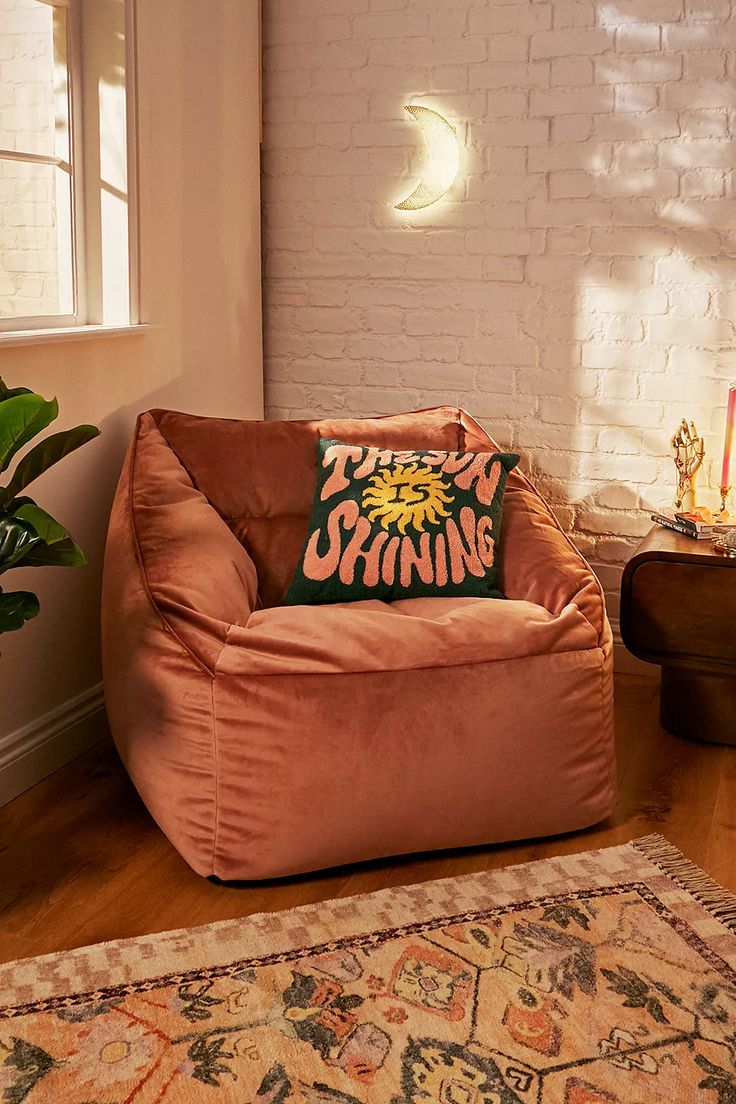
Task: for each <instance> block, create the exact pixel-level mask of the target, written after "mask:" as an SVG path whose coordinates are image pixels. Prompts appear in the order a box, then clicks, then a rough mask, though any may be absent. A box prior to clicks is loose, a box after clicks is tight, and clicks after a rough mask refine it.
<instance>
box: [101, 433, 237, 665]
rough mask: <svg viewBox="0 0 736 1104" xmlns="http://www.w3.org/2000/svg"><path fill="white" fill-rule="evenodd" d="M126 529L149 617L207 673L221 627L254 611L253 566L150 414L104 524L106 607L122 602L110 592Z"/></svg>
mask: <svg viewBox="0 0 736 1104" xmlns="http://www.w3.org/2000/svg"><path fill="white" fill-rule="evenodd" d="M126 530H127V532H128V533H129V534H130V536H132V544H133V549H134V553H135V559H136V560H137V569H138V573H139V577H140V582H141V583H142V585H143V587H144V589H145V592H146V594H147V595H148V599H149V601H150V603H151V605H152V606H153V607H154V609H155V611H156V613H157V614H158V616H159V617H160V618H161V620H162V621H163V622H164V624H165V626H166V628H167V629H169V630H170V631H171V632H172V633H173V634H174V635H175V636H176V637H177V638H178V639H179V641H180V643H181V644H182V645H183V646H184V647H185V648H186V649H187V651H189V652H190V653H191V655H192V656H193V657H194V658H195V659H196V660H197V661H198V662H199V663H200V664H201V665H202V666H204V667H206V668H207V669H208V670H210V671H212V670H214V665H215V663H216V662H217V658H218V656H219V653H220V651H221V650H222V647H223V646H224V643H225V638H226V636H227V631H228V629H229V628H230V626H231V625H245V624H246V623H247V621H248V618H249V617H250V615H251V613H252V611H253V609H254V608H255V605H256V595H257V586H258V583H257V577H256V569H255V567H254V565H253V561H252V560H251V558H250V556H249V555H248V553H247V552H246V550H245V548H243V546H242V544H241V543H240V542H239V540H238V539H237V537H236V536H235V535H234V534H233V533H232V532H231V530H230V529H229V528H228V526H227V524H226V523H225V521H223V519H222V518H221V517H220V515H219V514H218V513H217V511H216V510H215V509H214V508H213V507H212V506H211V505H210V503H209V502H208V500H207V499H206V498H205V496H204V495H203V494H202V493H201V491H199V490H198V489H197V488H196V487H195V486H194V484H193V482H192V479H191V477H190V476H189V474H188V472H187V471H186V470H185V468H184V467H183V465H182V464H181V462H180V461H179V459H178V458H177V456H176V455H175V454H174V452H173V451H172V449H171V448H170V447H169V445H168V443H167V442H166V440H165V439H164V438H163V436H162V434H161V433H160V431H159V430H158V427H157V426H156V425H155V424H154V423H153V421H152V419H151V418H150V416H149V415H143V416H142V417H141V418H140V419H139V423H138V427H137V430H136V437H135V439H134V441H133V444H132V446H131V449H130V452H129V454H128V457H127V460H126V463H125V467H124V469H123V473H122V475H121V479H120V484H119V486H118V491H117V494H116V497H115V503H114V505H113V512H112V516H111V519H110V530H109V533H108V542H107V551H106V568H105V586H104V597H105V605H106V606H108V607H109V608H111V609H113V610H114V609H115V607H116V605H118V604H119V603H120V602H121V598H120V596H119V595H117V594H116V593H115V590H116V588H118V587H122V588H123V590H124V589H125V587H126V585H127V583H126V578H125V572H124V571H123V572H121V571H119V570H117V564H116V560H117V559H118V557H119V554H120V553H119V552H118V549H122V547H123V546H124V543H125V542H124V534H125V532H126ZM131 566H132V565H130V563H129V566H128V570H130V569H131Z"/></svg>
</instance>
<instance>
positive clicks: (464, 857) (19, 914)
mask: <svg viewBox="0 0 736 1104" xmlns="http://www.w3.org/2000/svg"><path fill="white" fill-rule="evenodd" d="M657 692H658V684H657V683H656V682H655V681H654V680H650V679H647V678H641V677H637V676H634V675H621V676H618V677H617V685H616V730H617V741H618V752H619V770H620V776H621V795H620V801H619V805H618V808H617V810H616V812H615V813H614V815H613V816H612V817H611V818H610V819H609V820H608V821H606V822H605V823H604V824H602V825H599V826H598V827H596V828H594V829H590V830H588V831H583V832H577V833H575V834H574V835H569V836H564V837H557V838H555V839H548V840H543V841H532V842H526V843H521V844H508V845H504V846H498V847H484V848H473V849H472V850H465V851H460V852H453V853H444V854H438V855H421V856H414V857H409V858H402V859H389V860H384V861H381V862H376V863H370V864H365V865H362V866H360V867H352V868H343V869H340V870H332V871H328V872H325V873H320V874H316V875H310V876H305V877H300V878H292V879H289V880H288V881H281V882H272V883H258V884H250V885H239V886H222V885H216V884H213V883H211V882H209V881H207V880H206V879H204V878H200V877H198V876H197V875H196V874H194V873H193V872H192V871H191V870H190V869H189V867H187V866H186V864H185V863H184V862H183V860H182V859H180V858H179V856H178V855H177V854H176V852H175V851H174V850H173V848H172V847H171V846H170V845H169V843H168V842H167V840H166V839H165V838H164V836H163V835H162V834H161V833H160V832H159V830H158V829H157V827H156V826H155V824H154V823H153V821H152V820H151V819H150V817H149V816H148V814H147V812H146V811H145V809H144V808H143V805H142V804H141V802H140V800H139V799H138V797H137V795H136V793H135V791H134V790H133V787H132V785H131V784H130V782H129V781H128V779H127V777H126V775H125V773H124V772H123V770H122V768H121V766H120V765H119V763H118V760H117V758H116V756H115V752H114V750H113V749H112V748H111V747H110V746H109V745H100V746H99V747H97V748H95V749H93V750H92V751H91V752H88V753H87V754H86V755H84V756H82V757H81V758H79V759H77V760H76V761H75V762H73V763H71V764H69V765H68V766H67V767H65V768H63V770H60V771H58V772H57V773H56V774H54V775H52V776H51V777H50V778H48V779H46V780H45V781H44V782H42V783H40V784H39V785H38V786H35V787H34V788H33V789H32V790H29V791H28V792H27V793H25V794H23V795H22V796H21V797H19V798H18V799H17V800H16V801H14V802H12V803H11V804H10V805H7V806H5V807H4V808H2V809H0V962H6V961H9V960H11V959H14V958H21V957H25V956H27V955H36V954H42V953H45V952H47V951H55V950H62V949H68V948H71V947H76V946H82V945H84V944H86V943H96V942H99V941H101V940H107V939H116V938H121V937H125V936H132V935H139V934H142V933H146V932H155V931H163V930H166V929H168V928H178V927H190V926H192V925H194V924H203V923H206V922H208V921H211V920H220V919H226V918H232V917H238V916H245V915H247V914H249V913H252V912H263V911H275V910H279V909H287V908H292V907H294V906H295V905H299V904H303V903H307V902H313V901H320V900H324V899H326V898H330V897H345V896H349V895H351V894H354V893H365V892H370V891H371V890H376V889H381V888H382V887H384V886H393V885H401V884H409V883H414V882H422V881H426V880H427V879H430V878H445V877H448V876H451V875H454V874H464V873H468V872H470V871H475V870H485V869H490V868H494V867H500V866H507V865H509V864H511V863H518V862H525V861H527V860H529V859H536V858H541V857H545V856H549V855H558V854H565V853H570V852H576V851H584V850H586V849H588V848H591V847H601V846H606V845H610V844H616V843H622V842H625V841H626V840H629V839H633V838H635V837H636V836H643V835H647V834H648V833H650V832H661V833H663V834H664V835H666V836H667V837H668V839H670V840H671V841H672V843H674V844H675V845H676V846H677V847H679V848H681V849H682V850H683V851H684V852H685V853H686V854H687V855H688V857H689V858H691V859H692V860H693V861H694V862H696V863H698V865H700V866H702V867H704V868H705V869H706V870H707V871H708V872H709V873H710V874H711V876H712V877H714V878H715V879H717V880H718V881H719V882H721V884H723V885H725V886H727V887H728V888H729V889H732V890H734V891H736V747H731V748H727V747H718V746H715V745H710V744H698V743H692V742H688V741H685V740H680V739H677V738H676V737H674V736H670V735H668V734H667V733H666V732H664V730H663V729H662V728H660V726H659V723H658V720H657V709H658V702H657Z"/></svg>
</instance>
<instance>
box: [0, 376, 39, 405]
mask: <svg viewBox="0 0 736 1104" xmlns="http://www.w3.org/2000/svg"><path fill="white" fill-rule="evenodd" d="M30 394H32V391H31V389H30V387H8V386H7V384H6V383H5V380H4V379H3V378H2V376H0V402H5V400H6V399H12V398H13V397H14V396H15V395H30Z"/></svg>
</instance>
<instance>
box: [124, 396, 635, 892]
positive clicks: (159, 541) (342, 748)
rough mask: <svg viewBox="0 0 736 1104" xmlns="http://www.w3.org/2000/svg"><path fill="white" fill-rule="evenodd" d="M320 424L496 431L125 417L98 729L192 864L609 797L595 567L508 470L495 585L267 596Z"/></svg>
mask: <svg viewBox="0 0 736 1104" xmlns="http://www.w3.org/2000/svg"><path fill="white" fill-rule="evenodd" d="M320 437H328V438H334V439H337V440H340V441H345V442H348V443H356V444H361V445H366V446H376V447H379V448H382V449H391V450H397V451H400V450H406V449H412V450H416V449H423V450H444V451H480V452H488V451H498V449H497V446H495V445H494V443H493V442H492V441H491V439H490V438H489V437H488V436H487V435H486V433H485V432H484V431H483V430H482V429H481V428H480V426H479V425H478V424H477V423H476V422H474V421H473V419H472V418H470V417H469V416H468V415H466V414H465V413H464V412H463V411H459V410H455V409H452V408H447V407H439V408H436V409H434V410H429V411H418V412H415V413H411V414H403V415H396V416H391V417H386V418H376V419H364V420H345V421H342V420H331V421H323V422H239V421H228V420H224V419H214V418H198V417H194V416H192V415H187V414H179V413H175V412H172V411H162V410H157V411H151V412H149V413H147V414H144V415H142V416H141V417H140V419H139V421H138V425H137V429H136V432H135V436H134V440H133V442H132V445H131V448H130V451H129V453H128V457H127V459H126V462H125V466H124V469H123V472H122V475H121V479H120V484H119V487H118V491H117V494H116V497H115V502H114V505H113V511H112V516H111V521H110V530H109V536H108V544H107V553H106V562H105V577H104V586H103V661H104V673H105V693H106V700H107V707H108V714H109V718H110V725H111V728H112V732H113V735H114V738H115V741H116V743H117V746H118V749H119V751H120V754H121V757H122V759H123V762H124V763H125V765H126V767H127V769H128V771H129V773H130V775H131V777H132V779H133V781H134V782H135V784H136V786H137V788H138V790H139V792H140V794H141V796H142V798H143V800H144V801H145V803H146V805H147V806H148V808H149V809H150V811H151V813H152V814H153V816H154V817H155V818H156V820H157V821H158V823H159V825H160V826H161V828H162V829H163V830H164V832H165V833H166V834H167V835H168V837H169V838H170V840H171V841H172V843H173V844H174V846H175V847H177V848H178V850H179V851H180V852H181V854H182V855H183V856H184V858H185V859H186V860H187V861H188V862H189V863H190V864H191V866H192V867H193V868H194V869H195V870H196V871H198V872H199V873H201V874H215V875H217V876H219V877H220V878H223V879H250V878H267V877H274V876H279V875H285V874H292V873H295V872H299V871H306V870H314V869H318V868H320V867H327V866H331V865H336V864H339V863H345V862H351V861H356V860H361V859H368V858H372V857H377V856H381V855H388V854H397V853H401V852H411V851H421V850H429V849H434V848H440V847H458V846H465V845H469V844H478V843H490V842H497V841H501V840H508V839H519V838H524V837H530V836H541V835H547V834H552V833H558V832H565V831H570V830H572V829H575V828H581V827H583V826H585V825H588V824H592V823H594V822H596V821H598V820H600V819H602V818H603V817H605V816H606V815H607V814H608V813H609V812H610V811H611V809H612V807H613V804H614V801H615V764H614V752H613V719H612V709H613V703H612V674H611V666H612V664H611V659H612V657H611V650H612V649H611V633H610V628H609V625H608V621H607V619H606V615H605V609H604V605H603V596H602V592H601V588H600V585H599V584H598V582H597V580H596V578H595V576H594V575H593V573H592V572H591V570H590V568H589V567H588V565H587V564H586V563H585V561H584V560H583V559H582V557H581V556H580V555H579V554H578V552H577V551H576V550H575V548H574V547H573V545H572V543H571V542H570V541H569V540H568V538H567V537H566V536H565V535H564V534H563V532H562V531H561V529H560V527H559V526H558V524H557V522H556V521H555V519H554V517H553V515H552V513H551V511H550V510H549V508H548V507H547V505H546V504H545V502H544V501H543V500H542V498H541V497H540V496H539V494H538V493H537V492H536V491H535V489H534V488H533V487H532V485H531V484H530V483H529V481H528V480H527V479H526V478H525V477H524V475H523V474H522V473H521V472H520V471H519V470H518V469H514V470H513V471H511V472H510V473H509V476H508V483H507V489H506V498H505V504H504V515H503V529H502V542H501V543H502V551H503V557H502V560H501V588H502V590H503V592H504V594H505V595H506V598H507V599H508V600H507V601H505V602H495V601H487V600H486V599H483V598H466V597H446V598H413V599H404V600H401V601H396V602H393V603H385V602H380V601H375V600H368V601H361V602H353V603H342V604H341V603H337V604H331V605H322V606H285V605H284V604H283V602H284V597H285V594H286V590H287V588H288V585H289V582H290V580H291V578H292V576H293V573H294V569H295V567H296V564H297V560H298V556H299V553H300V549H301V547H302V545H303V543H304V539H305V536H306V531H307V522H308V518H309V514H310V508H311V503H312V498H313V495H314V489H315V485H316V446H317V442H318V439H319V438H320Z"/></svg>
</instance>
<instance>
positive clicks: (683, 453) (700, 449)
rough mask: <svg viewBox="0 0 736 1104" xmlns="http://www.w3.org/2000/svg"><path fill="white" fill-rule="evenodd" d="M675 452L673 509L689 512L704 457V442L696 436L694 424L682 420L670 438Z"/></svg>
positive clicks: (692, 506) (693, 508) (694, 500)
mask: <svg viewBox="0 0 736 1104" xmlns="http://www.w3.org/2000/svg"><path fill="white" fill-rule="evenodd" d="M672 448H673V449H674V452H675V470H676V472H677V489H676V491H675V509H676V510H684V511H686V512H687V511H691V510H695V509H697V506H696V497H697V496H696V483H697V473H698V469H699V468H700V465H701V464H702V463H703V456H704V455H705V441H704V440H703V438H702V437H700V436H698V431H697V429H696V428H695V423H694V422H690V423H689V424H688V423H687V422H686V421H685V419H684V418H683V419H682V422H681V423H680V427H679V429H678V430H677V433H676V434H675V435H674V437H673V438H672Z"/></svg>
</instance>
